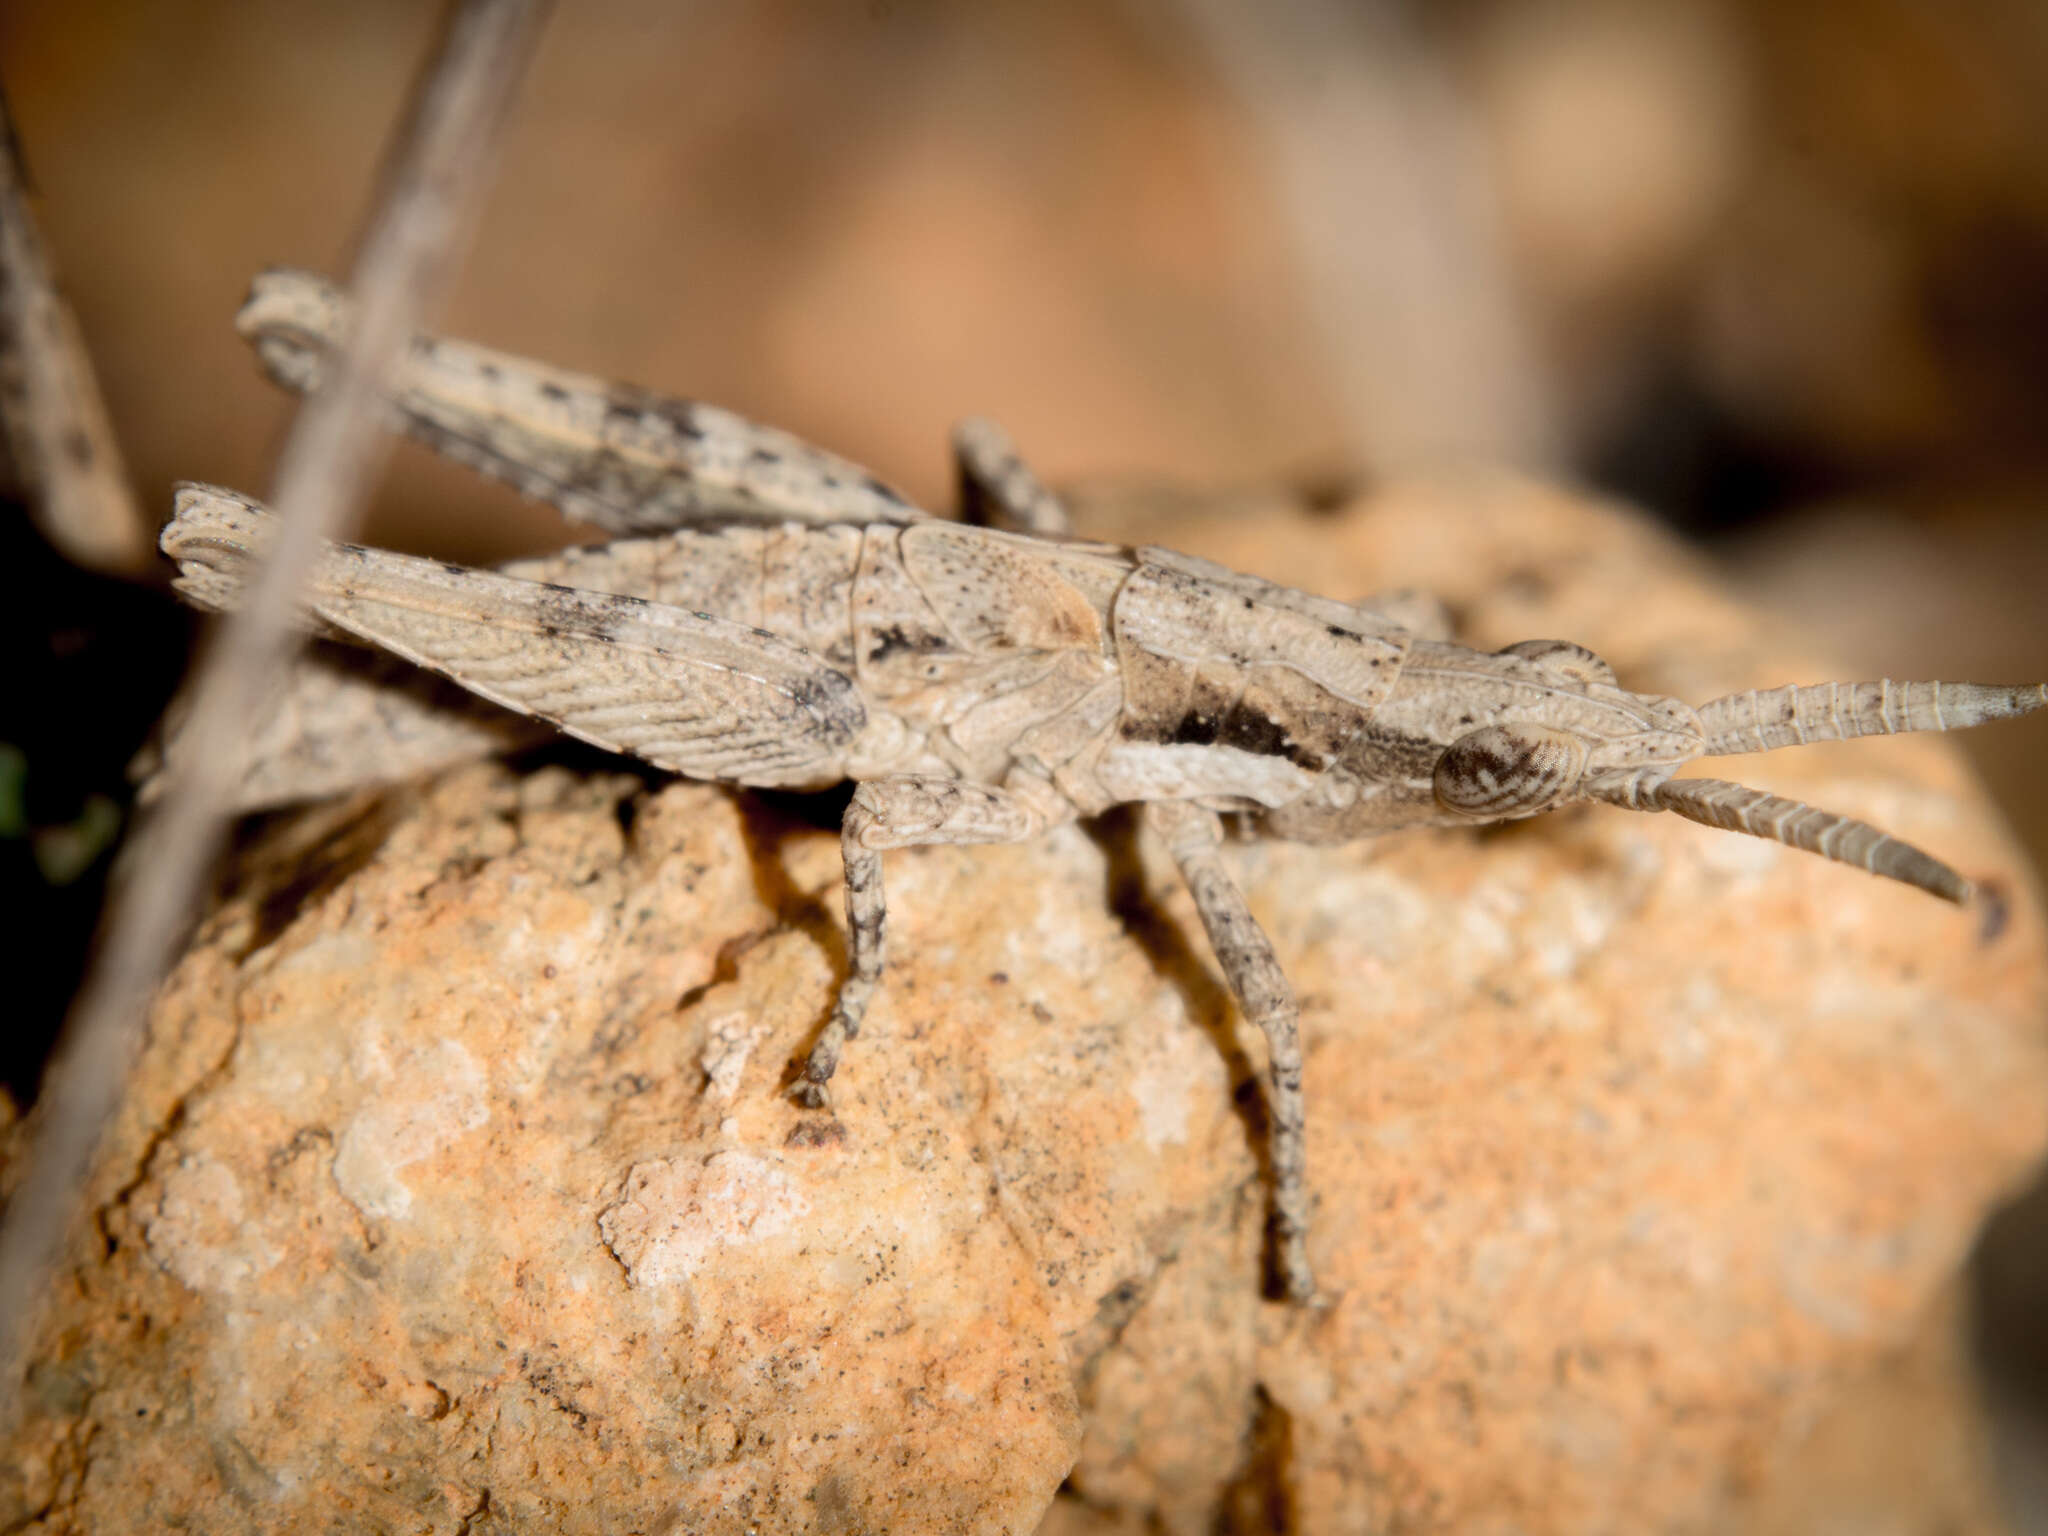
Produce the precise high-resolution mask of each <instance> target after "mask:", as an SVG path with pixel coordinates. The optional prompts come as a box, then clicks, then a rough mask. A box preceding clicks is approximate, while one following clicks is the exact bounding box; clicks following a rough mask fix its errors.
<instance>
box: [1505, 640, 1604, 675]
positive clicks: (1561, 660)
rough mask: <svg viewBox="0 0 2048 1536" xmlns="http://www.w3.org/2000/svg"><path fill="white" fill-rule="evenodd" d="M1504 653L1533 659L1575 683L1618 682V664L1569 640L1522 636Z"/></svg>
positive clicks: (1545, 669)
mask: <svg viewBox="0 0 2048 1536" xmlns="http://www.w3.org/2000/svg"><path fill="white" fill-rule="evenodd" d="M1500 654H1501V655H1503V656H1519V657H1521V658H1522V660H1524V661H1533V662H1535V663H1536V665H1537V666H1539V667H1541V668H1543V670H1544V671H1546V672H1555V673H1556V674H1557V675H1558V676H1559V677H1568V678H1570V679H1571V680H1572V681H1573V682H1575V683H1607V684H1610V685H1611V684H1612V683H1613V682H1614V668H1612V667H1610V666H1609V665H1607V663H1606V662H1604V661H1602V660H1601V659H1600V658H1599V657H1598V656H1595V655H1594V654H1593V653H1592V652H1591V651H1589V650H1587V649H1586V648H1585V647H1584V646H1583V645H1574V644H1572V643H1571V641H1569V640H1522V641H1518V642H1517V643H1516V644H1514V645H1511V646H1508V647H1507V648H1506V649H1505V650H1503V651H1501V653H1500Z"/></svg>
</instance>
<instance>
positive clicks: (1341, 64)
mask: <svg viewBox="0 0 2048 1536" xmlns="http://www.w3.org/2000/svg"><path fill="white" fill-rule="evenodd" d="M1178 8H1179V10H1180V13H1181V15H1182V16H1183V17H1184V18H1185V20H1186V23H1187V25H1188V27H1189V29H1190V30H1191V31H1193V32H1194V33H1195V34H1196V35H1197V36H1198V37H1199V38H1201V40H1202V41H1203V42H1204V43H1205V44H1206V45H1207V49H1208V53H1209V56H1210V59H1211V62H1212V64H1213V66H1214V67H1215V68H1216V70H1217V71H1218V73H1219V74H1220V75H1221V76H1222V77H1223V79H1224V80H1225V81H1226V82H1227V84H1228V85H1229V86H1230V88H1231V89H1232V91H1233V92H1234V93H1235V95H1236V96H1237V98H1238V101H1239V103H1240V104H1241V106H1242V107H1243V109H1244V111H1245V112H1246V113H1247V114H1248V115H1249V117H1250V118H1251V120H1252V123H1253V125H1254V127H1255V129H1256V130H1257V133H1258V136H1259V138H1260V139H1261V140H1262V141H1263V144H1264V148H1265V151H1266V158H1267V161H1268V163H1269V168H1270V172H1271V180H1272V182H1273V185H1274V187H1275V188H1276V191H1277V197H1278V201H1279V203H1280V206H1281V211H1282V215H1283V218H1284V220H1285V222H1286V225H1287V232H1288V234H1289V235H1291V237H1292V241H1293V245H1294V249H1295V255H1296V259H1297V260H1298V261H1299V263H1300V265H1301V269H1302V274H1303V277H1304V280H1305V283H1306V286H1307V289H1308V292H1309V295H1310V307H1311V314H1312V318H1313V320H1314V321H1315V323H1316V325H1317V329H1318V330H1319V332H1320V334H1321V340H1322V345H1323V350H1324V353H1325V356H1326V359H1327V363H1328V366H1329V368H1330V371H1331V375H1332V377H1333V379H1334V380H1335V382H1336V384H1337V387H1338V389H1339V391H1340V393H1341V395H1342V397H1343V400H1344V403H1345V405H1346V407H1347V411H1346V415H1347V417H1348V420H1349V423H1350V428H1351V432H1350V436H1351V448H1352V450H1353V453H1354V454H1355V456H1356V458H1357V460H1358V462H1360V463H1363V464H1369V465H1372V466H1373V467H1374V468H1375V469H1398V468H1400V467H1402V466H1404V465H1412V464H1414V463H1417V462H1419V461H1420V462H1426V461H1431V460H1444V461H1458V460H1472V461H1475V462H1480V463H1509V464H1518V465H1522V466H1524V467H1529V468H1542V467H1554V466H1555V465H1556V464H1557V463H1558V461H1559V456H1560V450H1561V444H1560V442H1559V439H1558V432H1557V424H1556V423H1555V422H1554V421H1553V420H1552V419H1551V413H1550V406H1549V400H1550V395H1551V391H1550V387H1549V385H1548V382H1547V381H1546V380H1545V379H1544V378H1543V376H1542V371H1541V369H1540V367H1539V364H1538V361H1537V358H1536V354H1535V351H1534V349H1533V347H1532V346H1531V344H1530V339H1529V336H1528V327H1527V324H1526V320H1525V317H1524V316H1523V314H1522V311H1521V305H1520V303H1519V301H1518V299H1517V297H1516V293H1515V288H1514V285H1513V283H1512V282H1511V281H1510V279H1509V274H1508V270H1507V265H1506V262H1505V259H1504V256H1503V252H1502V249H1501V242H1500V230H1499V209H1498V207H1497V188H1496V185H1495V183H1494V179H1493V178H1492V176H1491V175H1490V174H1489V167H1488V165H1487V162H1486V157H1485V155H1484V153H1483V148H1482V145H1481V143H1480V140H1479V138H1478V136H1477V135H1476V134H1474V133H1473V132H1472V129H1471V116H1472V114H1471V112H1470V109H1469V108H1468V107H1467V106H1466V104H1465V103H1464V102H1462V101H1460V100H1459V99H1458V92H1457V87H1456V85H1455V83H1454V82H1453V81H1452V80H1451V79H1450V78H1449V76H1448V75H1447V73H1446V72H1445V70H1444V69H1443V68H1442V66H1441V62H1440V60H1439V59H1438V58H1437V57H1436V56H1435V54H1434V53H1433V52H1432V51H1431V50H1429V49H1428V48H1426V47H1425V46H1424V45H1423V44H1422V42H1421V41H1420V40H1419V39H1418V38H1417V37H1416V36H1415V35H1414V25H1413V21H1412V19H1411V18H1410V17H1409V16H1408V14H1407V8H1406V7H1405V6H1404V5H1402V4H1400V3H1398V0H1372V3H1367V4H1347V3H1344V0H1280V3H1278V4H1273V5H1268V6H1263V7H1251V6H1245V5H1240V4H1238V3H1236V0H1178Z"/></svg>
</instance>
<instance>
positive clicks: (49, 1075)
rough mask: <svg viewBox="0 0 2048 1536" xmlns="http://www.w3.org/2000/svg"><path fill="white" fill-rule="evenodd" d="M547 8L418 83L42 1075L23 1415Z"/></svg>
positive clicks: (25, 1275) (23, 1196)
mask: <svg viewBox="0 0 2048 1536" xmlns="http://www.w3.org/2000/svg"><path fill="white" fill-rule="evenodd" d="M546 9H547V7H546V4H545V0H463V3H462V4H461V5H460V6H459V8H458V9H457V10H456V11H455V13H454V15H453V17H452V19H451V20H450V22H449V24H448V26H447V29H446V31H445V32H444V34H443V36H442V39H441V44H440V48H439V50H438V53H437V55H436V57H435V59H434V62H433V64H432V66H431V68H430V69H429V71H428V72H427V74H426V75H425V76H424V77H423V79H422V80H421V82H420V83H419V85H418V86H417V87H416V88H415V92H414V95H413V98H412V105H411V108H410V111H409V114H408V117H407V120H406V122H405V124H404V126H403V128H402V130H401V133H400V136H399V139H398V141H397V142H398V144H399V149H398V152H397V154H396V155H395V157H394V158H393V160H392V161H391V163H390V167H389V174H388V178H387V181H386V184H385V186H384V188H383V190H382V194H381V196H380V198H379V201H378V204H377V210H376V213H375V214H374V216H373V217H372V220H371V223H370V225H369V229H368V233H367V236H366V238H365V240H364V243H363V247H362V251H361V254H360V256H359V258H358V261H357V264H356V270H355V290H356V294H357V301H358V304H359V306H360V307H359V311H358V318H357V325H356V329H355V333H354V336H353V340H352V344H351V346H350V347H349V349H348V351H347V353H346V354H345V355H344V356H343V357H342V359H341V361H340V367H339V369H338V371H337V373H336V376H335V378H334V379H333V381H332V383H331V384H330V385H329V387H328V388H327V389H326V390H324V391H323V392H322V393H320V394H319V395H317V396H315V397H314V398H313V399H312V400H311V401H310V402H309V403H308V404H307V405H306V407H305V409H304V410H302V411H301V412H300V413H299V416H298V418H297V420H296V421H295V422H294V423H293V426H292V432H291V436H290V437H289V438H288V439H287V441H286V443H285V446H284V451H283V453H282V454H281V456H280V459H279V463H278V468H277V475H276V479H275V481H274V487H275V489H274V494H273V496H272V498H271V500H272V503H273V505H275V506H276V508H277V509H278V511H279V512H280V513H281V514H282V527H281V528H280V529H279V537H278V539H277V540H276V542H275V544H274V545H273V547H272V551H271V556H270V560H269V562H268V564H267V566H266V567H265V569H264V570H263V572H262V574H261V575H260V576H259V577H258V578H257V580H256V582H255V584H254V586H253V588H252V590H251V592H250V594H249V600H248V603H247V605H246V606H245V607H244V608H243V610H242V611H241V613H240V614H239V615H238V616H237V617H236V618H235V619H234V620H233V621H232V622H231V623H230V624H229V625H228V627H227V629H226V631H225V632H224V633H223V634H222V635H221V636H220V638H219V641H218V643H217V644H216V645H215V646H214V648H213V651H212V654H211V655H209V656H208V657H207V659H206V661H205V663H204V666H203V670H202V671H201V673H200V676H199V682H198V687H197V689H196V691H195V695H194V699H195V702H194V705H193V713H192V721H193V723H192V728H191V730H190V733H189V734H190V737H191V755H190V756H189V758H188V759H187V760H186V762H185V763H184V764H183V765H182V766H181V769H180V771H179V774H178V777H177V779H176V781H175V783H174V784H173V786H172V792H171V794H170V795H169V796H168V797H167V799H166V801H165V803H164V804H163V806H162V808H161V810H160V812H159V814H158V815H157V816H156V818H155V819H154V820H152V821H150V822H149V823H147V824H146V825H145V826H143V827H142V828H141V829H140V830H139V831H138V833H137V835H136V837H135V839H134V841H133V843H132V844H131V846H130V848H129V850H128V856H127V858H126V860H125V865H126V869H127V870H128V872H129V874H128V878H127V880H126V881H125V883H124V888H123V889H122V890H121V891H120V892H119V893H118V894H117V896H116V898H115V901H114V904H113V906H112V908H111V912H110V916H109V919H108V926H107V928H106V931H105V934H104V940H103V944H102V948H101V952H100V959H99V963H98V965H97V966H96V967H95V969H94V971H93V974H92V976H91V978H90V979H89V981H88V982H87V984H86V986H85V988H84V990H83V991H81V993H80V994H79V997H78V999H77V1001H76V1003H75V1004H74V1005H73V1007H72V1011H71V1015H70V1017H69V1019H68V1020H67V1021H66V1024H65V1031H64V1036H63V1038H62V1040H61V1041H60V1042H59V1045H58V1049H57V1053H56V1055H55V1056H54V1057H53V1059H52V1061H51V1063H50V1066H49V1069H48V1071H47V1072H46V1073H45V1076H44V1081H43V1093H42V1098H41V1100H40V1102H39V1103H38V1105H37V1108H36V1116H37V1125H36V1128H35V1136H34V1141H33V1143H32V1145H31V1149H30V1157H29V1168H28V1174H27V1178H26V1179H25V1181H24V1182H23V1184H22V1185H21V1187H20V1189H19V1191H18V1192H17V1194H16V1195H15V1197H14V1200H13V1202H12V1204H11V1205H10V1206H9V1208H8V1211H7V1216H6V1221H5V1224H4V1226H0V1327H4V1329H5V1332H6V1337H5V1340H4V1344H0V1348H4V1349H5V1351H6V1353H5V1356H4V1358H0V1392H4V1399H0V1414H4V1415H5V1416H6V1418H7V1422H5V1423H0V1431H4V1430H5V1429H6V1428H8V1427H9V1426H10V1424H11V1422H12V1421H13V1417H14V1416H15V1415H17V1414H18V1413H19V1412H20V1409H21V1392H20V1386H21V1382H22V1371H23V1369H24V1367H25V1365H26V1363H27V1360H28V1358H29V1353H30V1349H31V1344H32V1341H33V1339H34V1338H35V1334H36V1327H37V1323H38V1320H39V1315H40V1313H41V1310H42V1307H41V1303H42V1301H43V1298H44V1297H45V1296H46V1295H47V1294H48V1292H49V1290H50V1289H51V1285H50V1281H51V1278H52V1273H53V1270H54V1268H55V1266H56V1264H57V1261H58V1258H59V1255H60V1253H61V1250H62V1245H63V1242H64V1238H65V1234H66V1231H67V1229H68V1227H69V1224H70V1221H71V1218H72V1215H73V1213H74V1210H75V1208H76V1205H77V1202H78V1195H79V1191H80V1190H81V1189H82V1187H83V1185H84V1180H85V1177H86V1174H87V1172H88V1171H89V1169H90V1167H91V1162H92V1157H93V1153H94V1151H95V1149H96V1148H97V1146H98V1144H99V1138H100V1132H101V1128H102V1126H103V1125H104V1124H105V1123H106V1120H107V1118H108V1116H109V1115H110V1114H111V1113H112V1110H113V1107H114V1105H115V1103H116V1102H117V1101H118V1099H119V1096H120V1091H121V1087H122V1085H123V1083H124V1081H125V1079H126V1075H127V1072H128V1068H129V1066H130V1063H131V1061H132V1060H133V1058H134V1056H135V1055H136V1052H137V1047H138V1045H139V1042H140V1039H141V1034H142V1023H143V1018H144V1010H145V1008H146V1007H147V1005H148V1002H149V998H150V995H151V993H152V991H153V990H154V989H155V987H156V985H157V983H158V981H159V980H160V979H161V977H162V976H163V974H164V972H165V970H166V969H167V968H168V967H169V964H170V961H171V959H172V956H173V953H174V950H175V948H176V945H177V943H178V941H179V939H180V937H181V935H182V934H183V933H184V932H185V930H186V927H187V925H188V923H189V921H190V914H191V913H192V912H193V910H194V909H195V908H196V907H197V905H198V903H199V901H200V899H201V895H202V891H203V882H204V880H205V878H206V874H207V870H208V867H209V865H210V864H211V862H212V857H213V854H214V853H215V851H216V849H217V847H218V844H219V840H220V836H221V832H222V829H223V826H224V824H225V819H226V808H227V804H228V801H229V797H230V795H231V793H232V791H233V788H234V786H235V784H236V783H237V782H238V781H239V778H240V767H241V757H242V754H243V750H244V744H245V743H246V742H247V740H248V737H249V734H250V730H251V727H252V725H253V723H254V720H255V717H256V712H257V709H258V708H259V706H260V705H261V704H262V703H263V702H264V696H265V688H266V684H267V680H268V679H269V678H271V677H273V676H275V675H276V674H277V672H278V670H279V668H280V667H282V666H283V664H284V662H285V660H286V659H287V658H288V655H289V648H290V647H291V646H292V645H293V644H295V643H296V635H295V633H294V628H293V616H294V612H295V608H296V604H297V595H298V591H299V588H300V586H301V585H302V583H303V582H304V579H305V577H306V575H307V573H308V572H309V570H310V569H311V567H312V564H313V561H314V557H315V556H316V555H317V553H318V552H319V550H320V549H321V547H322V543H323V541H324V540H325V539H328V538H333V537H337V536H339V535H341V534H342V533H343V532H345V530H346V527H347V525H348V523H349V522H350V521H351V520H352V518H353V517H354V515H355V514H356V512H357V511H358V510H359V508H360V507H361V505H362V503H363V501H364V499H365V497H366V496H367V494H368V491H369V488H370V486H371V484H372V481H373V478H374V476H375V474H376V472H377V471H378V469H380V468H381V466H382V464H383V453H382V451H381V450H382V443H381V431H380V428H379V408H378V405H377V391H378V388H379V386H380V383H381V381H382V380H383V379H384V378H386V377H387V376H388V375H389V374H390V372H391V370H392V368H393V366H394V365H395V364H396V363H397V361H398V359H399V357H400V355H401V353H402V351H403V348H404V346H405V344H406V341H407V338H408V337H410V336H411V334H412V332H413V331H414V329H415V328H416V327H417V326H418V325H419V324H420V322H421V321H422V320H423V319H424V318H425V317H426V312H427V310H428V309H429V307H430V301H431V300H432V298H433V297H434V296H435V295H436V294H437V293H438V292H439V291H440V289H441V287H442V286H443V283H444V281H445V279H446V277H447V275H448V274H449V272H450V271H451V269H452V268H453V267H454V264H455V257H456V255H457V254H458V252H460V250H461V249H462V248H463V246H464V244H465V240H466V236H467V234H468V232H469V230H470V228H471V226H472V224H473V223H474V217H475V213H476V210H477V208H478V205H479V204H480V203H481V201H482V192H483V188H484V185H485V183H486V179H487V178H486V172H487V170H488V168H489V165H490V162H491V159H492V150H493V147H494V146H495V144H496V142H497V139H498V136H499V130H500V127H501V126H502V124H503V121H504V118H505V114H506V109H507V107H508V106H509V104H510V102H511V99H512V95H513V92H514V88H515V86H516V85H517V83H518V80H519V78H520V76H521V75H522V74H523V73H524V67H525V64H526V61H527V59H528V58H529V57H530V55H531V53H532V51H533V46H534V44H535V42H536V41H537V39H538V36H539V32H540V26H541V22H542V20H543V19H544V17H545V14H546Z"/></svg>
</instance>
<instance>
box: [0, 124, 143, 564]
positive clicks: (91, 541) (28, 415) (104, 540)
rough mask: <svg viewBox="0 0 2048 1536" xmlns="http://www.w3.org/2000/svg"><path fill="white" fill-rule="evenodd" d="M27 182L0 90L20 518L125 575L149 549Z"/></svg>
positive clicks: (7, 321) (2, 347) (2, 277)
mask: <svg viewBox="0 0 2048 1536" xmlns="http://www.w3.org/2000/svg"><path fill="white" fill-rule="evenodd" d="M26 183H27V177H26V176H25V175H24V174H23V172H22V168H21V153H20V147H19V145H18V144H17V142H16V140H15V137H14V119H13V117H12V116H11V115H10V114H9V112H8V110H7V98H6V96H5V94H0V435H4V438H5V440H6V444H7V450H8V453H9V454H10V455H11V456H12V458H13V460H14V472H15V475H16V477H17V478H18V479H19V480H20V481H21V488H22V490H23V491H24V492H26V493H27V497H28V504H29V515H30V516H31V517H33V518H34V519H35V521H36V525H37V526H38V527H39V528H41V529H42V530H43V536H44V537H45V538H47V539H48V540H49V541H50V542H51V543H52V544H53V545H55V546H56V547H57V550H58V552H59V553H60V554H62V555H63V556H64V558H65V559H67V560H70V561H72V562H74V563H75V564H78V565H83V566H89V567H90V568H92V569H93V570H96V571H110V572H114V573H116V574H119V575H134V574H135V573H137V572H139V571H144V570H147V569H148V568H149V564H150V561H151V558H152V556H153V555H154V553H155V552H154V551H153V550H152V549H151V548H150V543H149V531H148V529H147V527H146V526H145V525H144V522H143V517H142V511H141V509H140V508H139V507H138V506H137V505H136V504H135V496H134V493H133V492H132V491H131V490H130V489H129V485H128V471H127V469H126V467H125V466H124V465H123V464H122V462H121V450H120V447H119V445H118V444H117V443H116V442H115V440H114V428H113V423H112V422H110V421H109V420H108V419H107V404H106V401H105V400H104V399H102V398H101V396H100V387H99V381H98V380H97V379H95V378H94V376H93V371H92V359H91V357H90V356H89V355H88V354H87V353H86V350H85V339H84V337H83V336H81V335H80V334H79V330H78V320H77V317H76V316H74V315H73V314H72V313H71V306H70V305H68V304H66V303H65V302H64V296H63V294H61V293H60V292H58V290H57V280H56V277H55V275H54V273H53V272H52V271H51V267H50V253H49V250H48V248H47V247H46V246H45V245H44V244H43V237H42V233H41V231H39V230H38V229H37V228H36V221H35V215H34V214H33V213H32V212H31V211H30V209H29V205H28V187H27V184H26Z"/></svg>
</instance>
